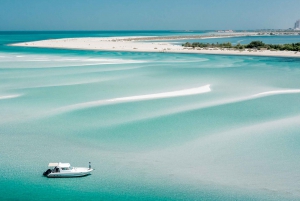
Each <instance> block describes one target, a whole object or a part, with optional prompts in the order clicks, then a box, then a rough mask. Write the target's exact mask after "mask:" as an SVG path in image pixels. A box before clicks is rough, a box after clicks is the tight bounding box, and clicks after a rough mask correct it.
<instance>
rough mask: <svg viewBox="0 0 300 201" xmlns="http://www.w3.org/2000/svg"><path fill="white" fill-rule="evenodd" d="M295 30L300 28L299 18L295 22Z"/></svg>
mask: <svg viewBox="0 0 300 201" xmlns="http://www.w3.org/2000/svg"><path fill="white" fill-rule="evenodd" d="M294 29H295V30H300V20H297V21H296V22H295V27H294Z"/></svg>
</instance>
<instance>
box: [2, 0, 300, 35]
mask: <svg viewBox="0 0 300 201" xmlns="http://www.w3.org/2000/svg"><path fill="white" fill-rule="evenodd" d="M299 8H300V0H0V30H1V31H4V30H215V29H263V28H290V27H291V28H293V24H294V22H295V21H296V20H297V19H300V11H299Z"/></svg>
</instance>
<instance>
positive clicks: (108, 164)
mask: <svg viewBox="0 0 300 201" xmlns="http://www.w3.org/2000/svg"><path fill="white" fill-rule="evenodd" d="M176 34H186V33H180V32H177V33H176ZM201 34H202V33H201ZM114 35H117V36H121V35H137V36H138V35H170V32H159V33H157V32H125V33H120V32H108V33H106V32H93V33H90V32H70V33H68V32H61V33H47V32H46V33H36V32H32V33H21V32H18V33H1V34H0V41H1V44H2V45H1V46H0V139H1V140H0V165H1V175H0V186H1V188H0V199H1V200H54V199H58V200H87V199H89V200H92V199H93V200H222V201H223V200H299V197H300V194H299V186H300V185H299V184H300V180H299V177H300V174H299V168H300V162H299V160H298V156H299V154H300V139H299V138H300V132H299V128H300V126H299V120H300V107H299V103H300V82H299V76H300V69H299V66H300V60H299V59H293V58H269V57H245V56H214V55H196V54H191V55H189V54H164V53H130V52H101V51H78V50H54V49H38V48H20V47H8V46H5V44H9V43H12V42H17V41H18V42H19V41H27V40H40V39H46V38H61V37H86V36H91V37H94V36H114ZM281 39H282V38H281ZM289 39H290V38H288V39H287V40H289ZM273 40H274V41H276V38H273ZM280 41H281V40H280ZM280 41H277V42H278V43H281V42H280ZM208 84H209V85H210V89H211V91H210V92H206V93H199V94H196V95H185V96H176V97H168V98H159V95H158V96H152V95H153V94H161V93H166V92H174V91H181V90H188V89H192V88H196V87H202V86H205V85H208ZM142 95H150V96H152V97H153V98H152V99H147V100H141V99H138V98H136V97H141V96H142ZM128 97H130V98H131V99H125V98H128ZM116 98H121V99H119V101H111V100H114V99H116ZM89 161H91V162H92V166H93V167H94V168H95V169H96V170H95V171H94V172H93V174H92V175H91V176H88V177H83V178H74V179H48V178H45V177H42V172H43V171H44V170H46V169H47V164H48V163H49V162H70V163H71V164H72V165H73V166H87V165H88V162H89Z"/></svg>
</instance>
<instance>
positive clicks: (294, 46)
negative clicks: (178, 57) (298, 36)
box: [182, 41, 300, 51]
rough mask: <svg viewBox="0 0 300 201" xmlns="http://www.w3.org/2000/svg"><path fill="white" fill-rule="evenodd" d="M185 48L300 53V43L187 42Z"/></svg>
mask: <svg viewBox="0 0 300 201" xmlns="http://www.w3.org/2000/svg"><path fill="white" fill-rule="evenodd" d="M182 46H184V47H192V48H197V47H199V48H233V49H246V48H247V49H257V50H260V49H268V50H281V51H283V50H288V51H300V43H291V44H282V45H273V44H265V43H263V42H262V41H252V42H251V43H249V44H247V45H241V44H237V45H232V44H231V43H229V42H228V43H198V42H196V43H189V42H186V43H184V44H182Z"/></svg>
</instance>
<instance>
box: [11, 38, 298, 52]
mask: <svg viewBox="0 0 300 201" xmlns="http://www.w3.org/2000/svg"><path fill="white" fill-rule="evenodd" d="M250 35H251V36H255V35H256V33H252V34H249V33H248V34H230V35H208V36H164V37H107V38H94V37H93V38H92V37H91V38H64V39H50V40H42V41H33V42H24V43H15V44H10V45H11V46H22V47H41V48H59V49H81V50H100V51H101V50H102V51H127V52H163V53H196V54H220V55H246V56H275V57H300V52H293V51H270V50H248V49H244V50H235V49H226V48H223V49H221V48H195V49H193V48H189V47H183V46H181V45H176V44H171V43H169V42H160V41H159V40H183V39H199V41H201V39H205V38H224V37H239V36H250Z"/></svg>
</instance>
